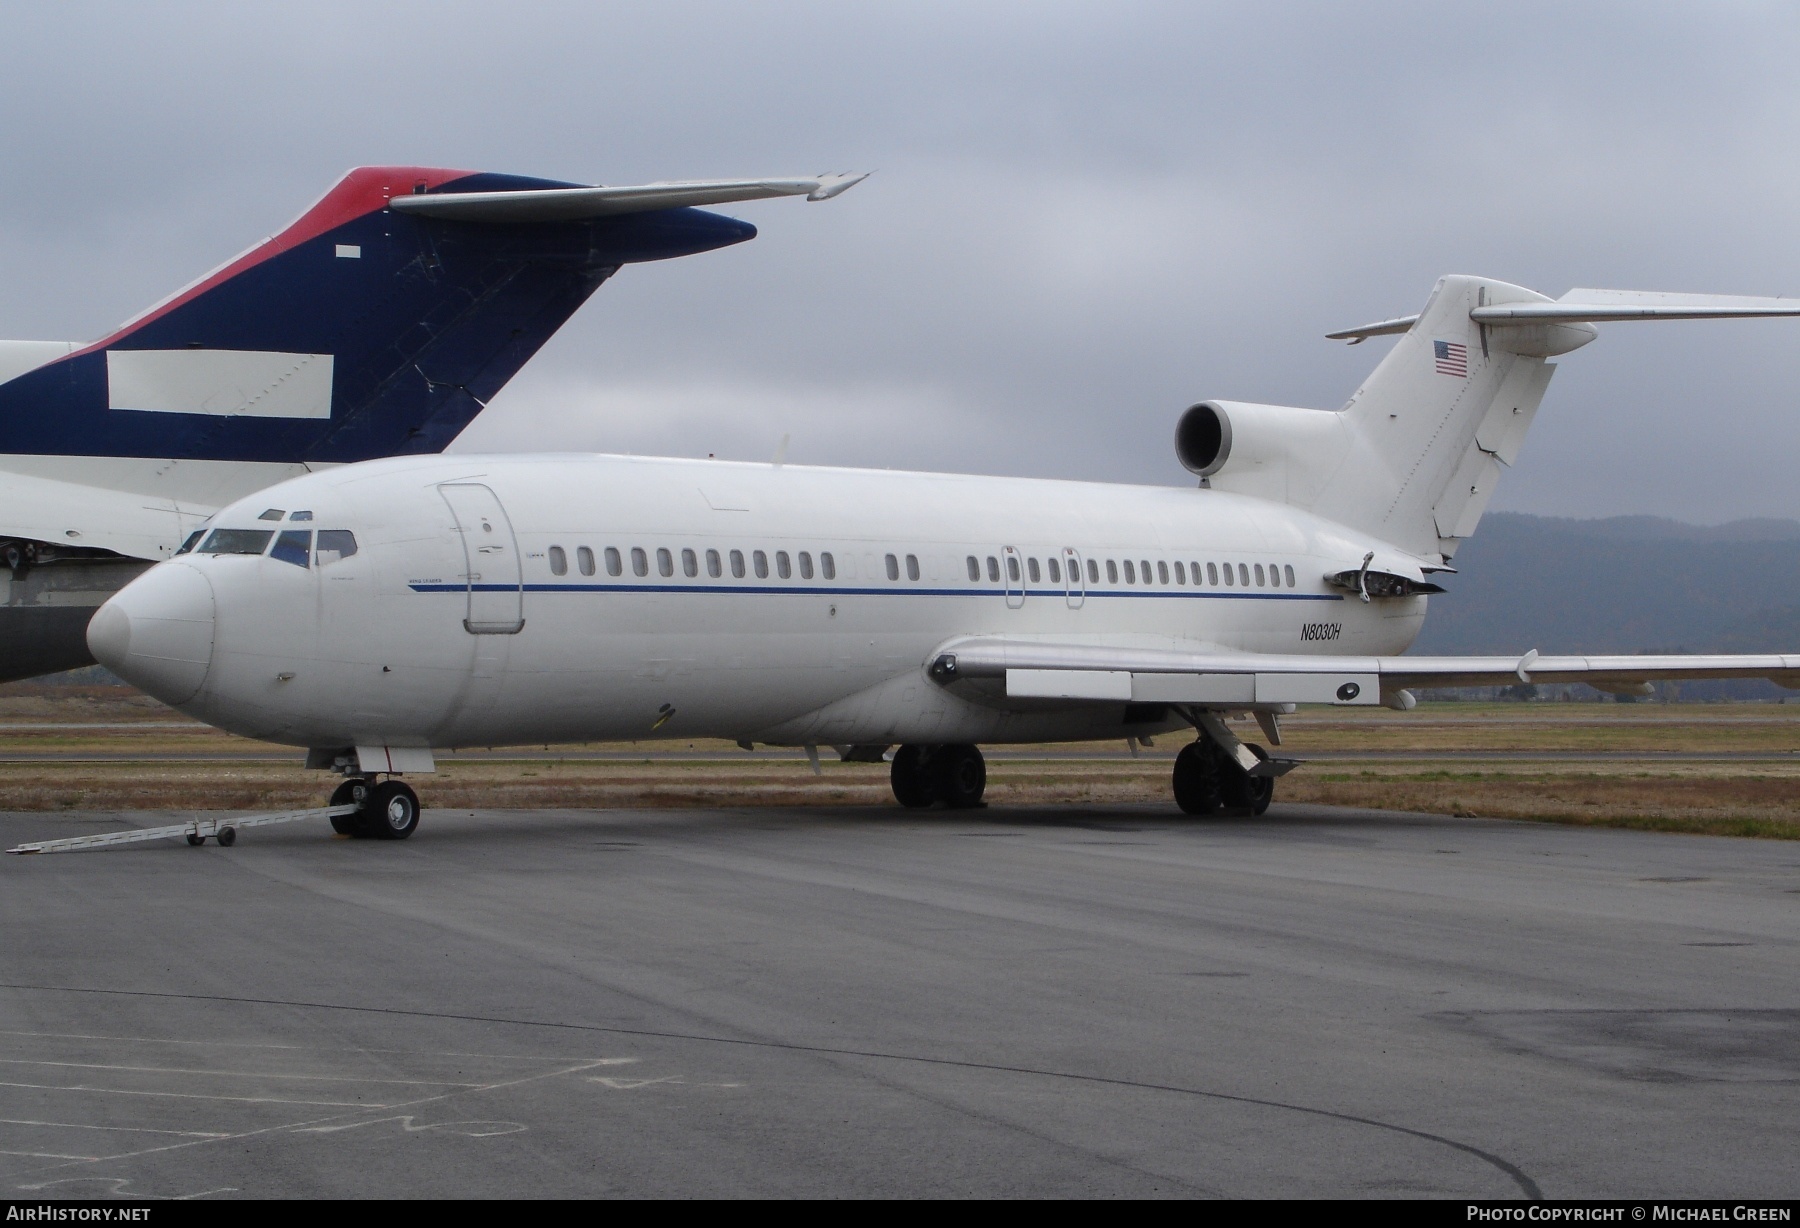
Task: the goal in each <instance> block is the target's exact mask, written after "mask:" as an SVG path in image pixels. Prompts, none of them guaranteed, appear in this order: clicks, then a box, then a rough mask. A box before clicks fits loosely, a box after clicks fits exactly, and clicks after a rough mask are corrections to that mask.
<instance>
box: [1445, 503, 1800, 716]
mask: <svg viewBox="0 0 1800 1228" xmlns="http://www.w3.org/2000/svg"><path fill="white" fill-rule="evenodd" d="M1453 562H1454V564H1455V566H1456V569H1457V574H1455V575H1452V576H1442V577H1438V579H1439V580H1440V581H1441V582H1442V583H1443V585H1444V587H1445V588H1446V589H1448V590H1449V592H1447V593H1445V594H1443V595H1441V596H1437V597H1433V598H1432V599H1431V612H1430V614H1429V615H1428V616H1427V618H1426V620H1425V631H1424V634H1422V635H1421V636H1420V637H1419V641H1418V643H1417V644H1416V645H1415V646H1414V647H1413V649H1412V651H1413V652H1415V653H1510V652H1521V653H1522V652H1524V651H1525V650H1526V649H1529V648H1536V649H1538V650H1539V651H1540V652H1543V653H1546V654H1549V653H1559V652H1575V653H1583V652H1674V651H1683V652H1800V521H1795V520H1739V521H1733V522H1732V523H1730V524H1722V525H1709V526H1703V525H1690V524H1682V523H1681V522H1679V521H1675V520H1665V519H1662V518H1660V517H1656V516H1618V517H1613V518H1611V519H1606V520H1568V519H1560V518H1551V517H1543V516H1526V515H1521V514H1518V513H1510V512H1499V513H1493V514H1490V515H1488V516H1485V517H1483V518H1482V521H1481V527H1480V529H1479V530H1478V531H1477V532H1476V534H1475V536H1474V537H1472V538H1471V539H1470V540H1469V541H1468V542H1467V543H1466V544H1464V546H1463V547H1462V549H1461V550H1459V551H1458V552H1457V554H1456V558H1455V559H1454V560H1453ZM1682 693H1683V695H1684V696H1687V697H1692V698H1699V697H1702V696H1703V695H1719V696H1722V695H1727V694H1729V695H1733V696H1738V697H1749V696H1750V695H1753V694H1754V695H1769V696H1774V695H1778V694H1782V693H1783V692H1781V691H1779V690H1777V689H1776V688H1774V687H1773V686H1770V685H1768V684H1765V683H1756V684H1749V685H1740V684H1733V685H1721V684H1706V685H1703V686H1702V685H1698V684H1691V683H1690V684H1687V685H1686V686H1684V687H1683V688H1682Z"/></svg>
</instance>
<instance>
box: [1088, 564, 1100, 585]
mask: <svg viewBox="0 0 1800 1228" xmlns="http://www.w3.org/2000/svg"><path fill="white" fill-rule="evenodd" d="M1088 583H1089V584H1098V583H1100V564H1098V563H1096V562H1095V561H1094V560H1093V559H1089V560H1088Z"/></svg>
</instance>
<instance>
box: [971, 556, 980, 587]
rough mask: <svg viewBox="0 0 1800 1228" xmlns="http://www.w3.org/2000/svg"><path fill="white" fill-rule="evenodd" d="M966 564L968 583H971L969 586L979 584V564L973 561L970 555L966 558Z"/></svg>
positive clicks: (973, 557) (973, 558)
mask: <svg viewBox="0 0 1800 1228" xmlns="http://www.w3.org/2000/svg"><path fill="white" fill-rule="evenodd" d="M968 563H969V583H971V584H976V583H979V582H980V580H981V564H980V563H978V562H977V561H976V560H975V556H974V555H972V554H971V555H970V556H969V558H968Z"/></svg>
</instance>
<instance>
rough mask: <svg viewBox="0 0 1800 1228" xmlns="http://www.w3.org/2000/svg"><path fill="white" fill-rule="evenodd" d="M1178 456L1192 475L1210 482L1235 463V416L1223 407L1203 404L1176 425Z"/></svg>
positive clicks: (1190, 409)
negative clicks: (1220, 471)
mask: <svg viewBox="0 0 1800 1228" xmlns="http://www.w3.org/2000/svg"><path fill="white" fill-rule="evenodd" d="M1175 455H1176V456H1178V457H1180V458H1181V463H1182V465H1183V466H1185V467H1186V468H1187V471H1188V472H1189V473H1192V474H1195V475H1197V476H1199V477H1203V478H1209V477H1211V476H1212V475H1213V474H1215V473H1217V472H1218V471H1219V470H1220V469H1222V468H1224V466H1225V462H1226V461H1228V460H1230V459H1231V416H1230V415H1229V414H1227V413H1226V412H1225V410H1224V407H1223V406H1220V405H1219V404H1217V403H1216V402H1213V401H1202V402H1200V404H1198V405H1194V406H1190V407H1189V408H1188V411H1187V412H1186V413H1184V414H1182V415H1181V421H1180V422H1177V423H1176V424H1175Z"/></svg>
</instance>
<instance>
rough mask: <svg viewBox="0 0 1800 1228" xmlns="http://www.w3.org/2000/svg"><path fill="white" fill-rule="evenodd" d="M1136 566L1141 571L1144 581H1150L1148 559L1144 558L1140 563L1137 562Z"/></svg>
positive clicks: (1146, 582)
mask: <svg viewBox="0 0 1800 1228" xmlns="http://www.w3.org/2000/svg"><path fill="white" fill-rule="evenodd" d="M1138 567H1139V568H1140V569H1142V571H1143V576H1144V583H1145V584H1148V583H1150V560H1149V559H1145V560H1144V561H1143V562H1142V563H1139V564H1138Z"/></svg>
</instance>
